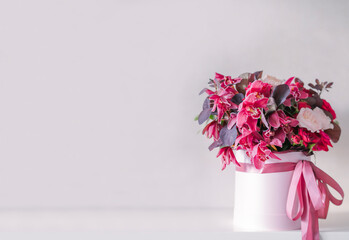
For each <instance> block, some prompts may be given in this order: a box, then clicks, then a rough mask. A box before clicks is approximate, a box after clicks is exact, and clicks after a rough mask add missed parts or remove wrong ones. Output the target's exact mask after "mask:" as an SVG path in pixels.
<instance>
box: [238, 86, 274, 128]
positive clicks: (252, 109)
mask: <svg viewBox="0 0 349 240" xmlns="http://www.w3.org/2000/svg"><path fill="white" fill-rule="evenodd" d="M267 103H268V98H266V97H263V96H261V95H259V94H258V93H251V94H250V95H248V96H247V97H245V99H244V101H243V102H242V104H240V105H239V113H238V115H237V122H236V124H237V126H238V127H239V128H243V127H244V126H247V127H248V129H250V130H254V131H256V130H257V129H258V127H257V122H258V119H259V118H260V117H261V114H262V109H264V108H266V106H267Z"/></svg>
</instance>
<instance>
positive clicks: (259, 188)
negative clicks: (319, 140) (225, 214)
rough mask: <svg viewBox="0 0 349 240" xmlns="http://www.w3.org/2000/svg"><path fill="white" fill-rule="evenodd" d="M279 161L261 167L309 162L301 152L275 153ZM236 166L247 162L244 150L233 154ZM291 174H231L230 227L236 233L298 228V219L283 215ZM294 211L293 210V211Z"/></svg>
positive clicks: (307, 157)
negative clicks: (232, 193)
mask: <svg viewBox="0 0 349 240" xmlns="http://www.w3.org/2000/svg"><path fill="white" fill-rule="evenodd" d="M275 155H277V156H278V157H279V158H280V159H281V160H278V159H269V160H267V161H266V162H265V164H271V163H280V162H298V161H300V160H308V161H310V157H309V156H305V155H304V154H303V153H302V152H287V153H279V154H275ZM235 156H236V159H237V161H238V162H240V163H249V164H250V163H251V160H250V158H249V157H248V156H247V155H246V154H245V151H243V150H238V151H236V153H235ZM292 174H293V171H288V172H277V173H262V174H261V173H253V172H239V171H236V172H235V194H234V198H235V203H234V228H235V230H240V231H283V230H294V229H300V219H298V220H297V221H292V220H291V219H289V218H288V217H287V215H286V201H287V196H288V190H289V186H290V183H291V178H292ZM296 209H297V208H296Z"/></svg>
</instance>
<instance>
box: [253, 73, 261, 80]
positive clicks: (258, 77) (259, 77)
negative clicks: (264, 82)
mask: <svg viewBox="0 0 349 240" xmlns="http://www.w3.org/2000/svg"><path fill="white" fill-rule="evenodd" d="M253 74H254V76H255V78H256V80H257V79H261V78H262V75H263V71H257V72H255V73H253Z"/></svg>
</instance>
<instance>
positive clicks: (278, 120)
mask: <svg viewBox="0 0 349 240" xmlns="http://www.w3.org/2000/svg"><path fill="white" fill-rule="evenodd" d="M269 124H270V125H271V126H272V127H273V128H279V127H280V125H283V126H285V127H295V126H297V124H298V120H296V119H294V118H291V117H289V116H286V114H285V113H284V112H283V111H282V110H277V111H275V112H273V113H272V114H270V116H269ZM287 132H288V131H287Z"/></svg>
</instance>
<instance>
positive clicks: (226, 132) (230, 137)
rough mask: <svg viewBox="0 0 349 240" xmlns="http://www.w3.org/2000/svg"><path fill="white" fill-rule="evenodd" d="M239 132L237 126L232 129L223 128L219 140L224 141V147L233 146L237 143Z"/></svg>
mask: <svg viewBox="0 0 349 240" xmlns="http://www.w3.org/2000/svg"><path fill="white" fill-rule="evenodd" d="M237 135H238V131H237V129H236V125H234V127H232V128H231V129H228V127H227V126H225V127H223V128H222V129H221V131H220V132H219V139H220V140H222V146H232V145H233V144H234V143H235V140H236V137H237Z"/></svg>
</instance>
